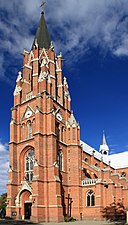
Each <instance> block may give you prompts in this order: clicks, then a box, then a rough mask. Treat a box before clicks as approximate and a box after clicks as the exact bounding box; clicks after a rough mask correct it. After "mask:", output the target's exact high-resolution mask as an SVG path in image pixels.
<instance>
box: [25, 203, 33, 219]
mask: <svg viewBox="0 0 128 225" xmlns="http://www.w3.org/2000/svg"><path fill="white" fill-rule="evenodd" d="M31 207H32V203H28V202H27V203H26V202H25V203H24V216H25V217H24V218H25V219H26V220H29V219H30V216H31Z"/></svg>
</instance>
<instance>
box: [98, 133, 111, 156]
mask: <svg viewBox="0 0 128 225" xmlns="http://www.w3.org/2000/svg"><path fill="white" fill-rule="evenodd" d="M99 152H100V153H101V154H102V155H108V154H109V147H108V145H107V142H106V137H105V133H104V131H103V139H102V144H101V145H100V149H99Z"/></svg>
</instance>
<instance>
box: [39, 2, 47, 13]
mask: <svg viewBox="0 0 128 225" xmlns="http://www.w3.org/2000/svg"><path fill="white" fill-rule="evenodd" d="M45 3H46V2H45V1H44V0H42V4H41V5H40V7H41V8H42V13H44V5H45Z"/></svg>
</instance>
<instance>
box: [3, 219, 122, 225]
mask: <svg viewBox="0 0 128 225" xmlns="http://www.w3.org/2000/svg"><path fill="white" fill-rule="evenodd" d="M43 224H44V225H117V224H121V225H122V223H118V222H115V223H111V222H107V221H75V222H67V223H66V222H64V223H40V224H36V225H43ZM0 225H34V223H31V222H30V221H23V220H0Z"/></svg>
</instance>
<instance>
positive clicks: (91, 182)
mask: <svg viewBox="0 0 128 225" xmlns="http://www.w3.org/2000/svg"><path fill="white" fill-rule="evenodd" d="M97 180H98V179H85V180H82V186H88V185H95V184H96V182H97Z"/></svg>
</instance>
